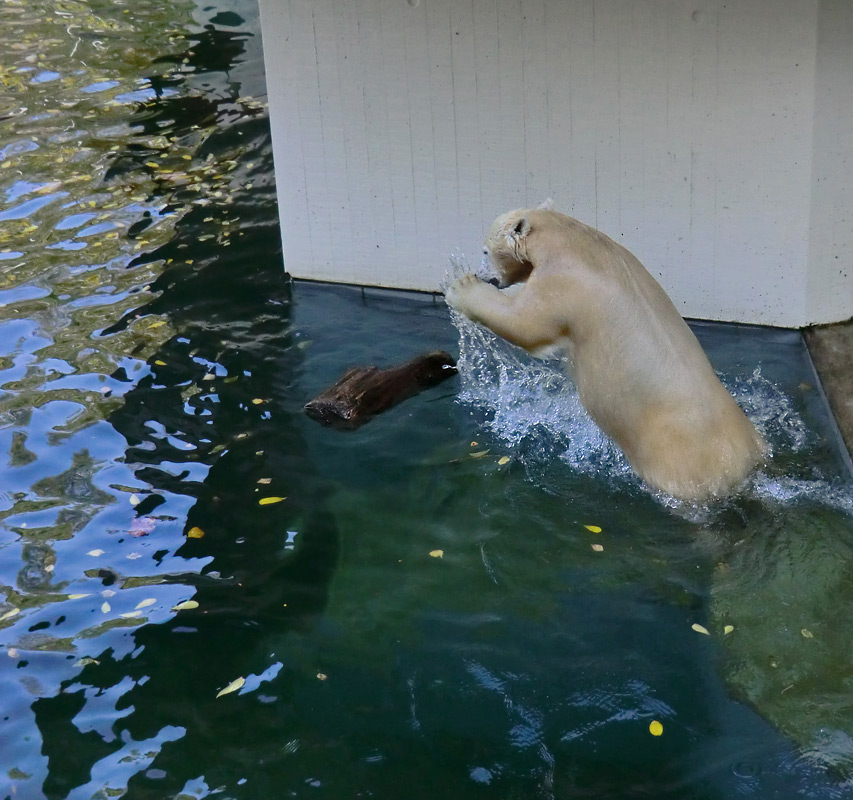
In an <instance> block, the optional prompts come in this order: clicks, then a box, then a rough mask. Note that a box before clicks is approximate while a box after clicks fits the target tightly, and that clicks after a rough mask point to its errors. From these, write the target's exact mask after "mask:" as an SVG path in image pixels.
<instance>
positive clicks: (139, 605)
mask: <svg viewBox="0 0 853 800" xmlns="http://www.w3.org/2000/svg"><path fill="white" fill-rule="evenodd" d="M156 602H157V600H156V599H155V598H153V597H146V598H145V599H144V600H140V602H138V603H137V604H136V608H148V606H153V605H154V603H156Z"/></svg>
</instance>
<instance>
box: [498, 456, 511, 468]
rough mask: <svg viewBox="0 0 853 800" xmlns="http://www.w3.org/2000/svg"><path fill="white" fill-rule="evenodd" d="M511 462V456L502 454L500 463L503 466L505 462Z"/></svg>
mask: <svg viewBox="0 0 853 800" xmlns="http://www.w3.org/2000/svg"><path fill="white" fill-rule="evenodd" d="M509 462H510V458H509V456H501V457H500V458H499V459H498V464H500V465H501V466H503V465H504V464H509Z"/></svg>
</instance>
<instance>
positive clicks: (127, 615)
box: [119, 611, 142, 619]
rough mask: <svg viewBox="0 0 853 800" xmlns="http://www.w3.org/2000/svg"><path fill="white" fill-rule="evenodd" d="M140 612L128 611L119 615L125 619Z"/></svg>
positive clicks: (136, 615)
mask: <svg viewBox="0 0 853 800" xmlns="http://www.w3.org/2000/svg"><path fill="white" fill-rule="evenodd" d="M141 613H142V612H141V611H128V612H127V613H125V614H119V616H120V617H124V618H125V619H131V618H132V617H138V616H139V615H140V614H141Z"/></svg>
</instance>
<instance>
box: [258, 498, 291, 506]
mask: <svg viewBox="0 0 853 800" xmlns="http://www.w3.org/2000/svg"><path fill="white" fill-rule="evenodd" d="M286 499H287V498H285V497H262V498H261V499H260V500H258V505H259V506H269V505H272V504H273V503H280V502H281V501H282V500H286Z"/></svg>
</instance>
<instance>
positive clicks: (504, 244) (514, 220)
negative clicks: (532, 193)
mask: <svg viewBox="0 0 853 800" xmlns="http://www.w3.org/2000/svg"><path fill="white" fill-rule="evenodd" d="M530 217H531V213H530V210H529V209H524V208H520V209H517V210H515V211H508V212H507V213H506V214H501V216H499V217H498V218H497V219H496V220H495V221H494V223H493V224H492V227H491V230H490V231H489V234H488V236H486V241H485V243H484V249H483V252H484V253H485V254H486V255H488V256H489V257H490V258H491V259H492V263H493V264H494V265H495V268H496V269H497V271H498V274H499V275H500V277H501V284H502V285H503V286H511V285H512V284H514V283H518V282H520V281H526V280H527V278H528V277H529V276H530V271H531V270H532V269H533V264H532V262H531V261H530V259H529V258H528V256H527V239H528V236H529V235H530V231H531V222H530Z"/></svg>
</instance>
